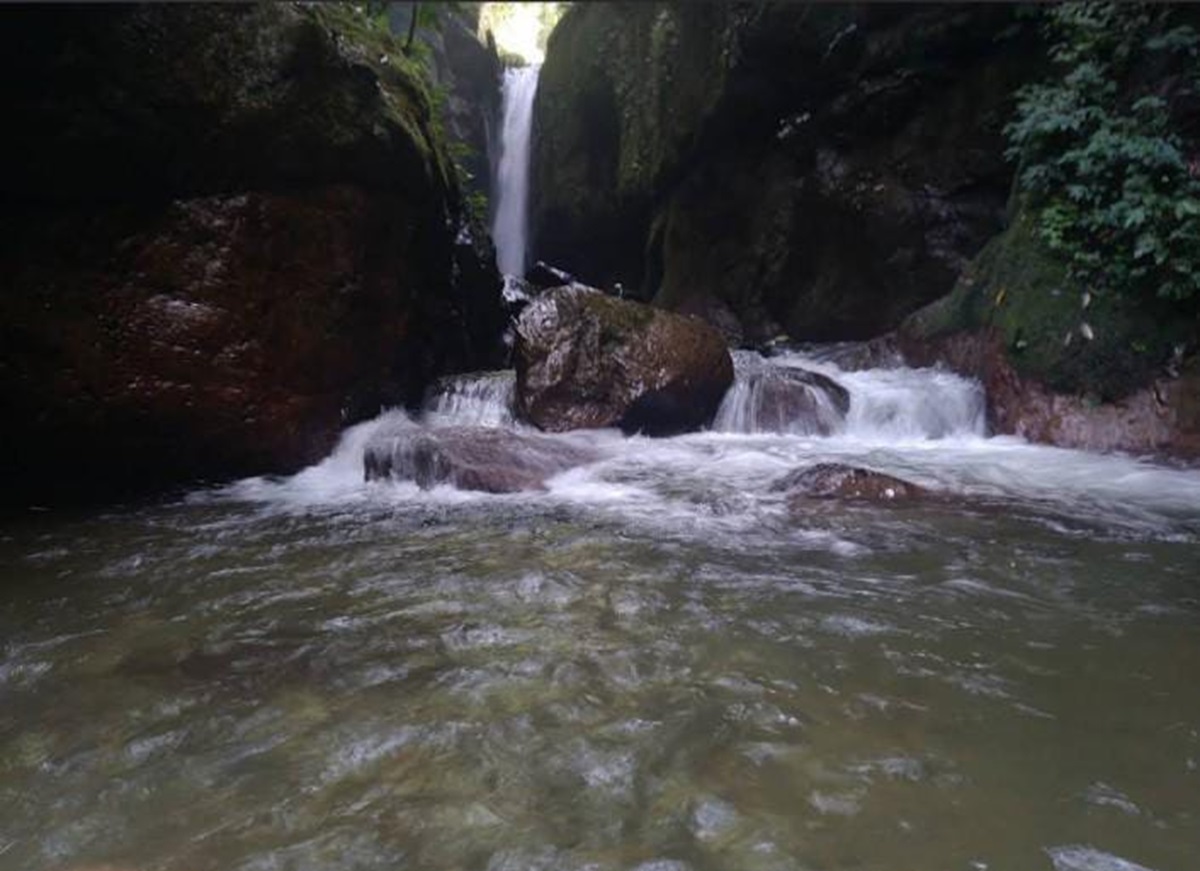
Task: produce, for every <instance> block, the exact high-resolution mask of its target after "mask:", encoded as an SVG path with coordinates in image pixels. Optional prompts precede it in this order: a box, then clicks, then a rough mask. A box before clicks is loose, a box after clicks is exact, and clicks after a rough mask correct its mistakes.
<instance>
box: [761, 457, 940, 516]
mask: <svg viewBox="0 0 1200 871" xmlns="http://www.w3.org/2000/svg"><path fill="white" fill-rule="evenodd" d="M772 489H773V490H776V491H786V492H787V493H788V507H789V508H790V509H792V510H793V511H794V510H797V509H799V508H802V507H803V505H804V503H805V502H806V501H808V500H810V499H839V500H843V501H851V502H911V501H913V500H916V499H920V498H922V497H925V496H928V495H929V491H928V490H926V489H925V488H924V487H919V486H917V485H916V484H913V483H911V482H909V481H904V480H902V479H900V478H893V477H892V476H891V475H885V474H884V473H883V472H874V471H871V470H870V469H860V468H858V467H857V466H846V465H843V464H841V463H818V464H817V465H815V466H810V467H809V468H807V469H797V470H796V471H794V472H790V473H789V474H787V475H785V476H784V477H783V478H781V479H780V480H779V481H777V482H775V485H774V486H773V487H772Z"/></svg>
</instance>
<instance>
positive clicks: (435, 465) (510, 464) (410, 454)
mask: <svg viewBox="0 0 1200 871" xmlns="http://www.w3.org/2000/svg"><path fill="white" fill-rule="evenodd" d="M596 459H597V454H596V452H595V451H593V450H592V449H590V448H587V447H585V446H582V445H579V444H575V443H572V442H568V441H566V440H564V439H562V438H551V437H549V436H543V435H537V434H535V433H526V432H515V431H513V430H509V429H493V428H487V427H463V426H452V427H438V428H433V429H430V428H426V427H421V426H416V425H413V424H402V425H397V426H394V427H391V428H386V429H383V430H381V431H380V432H378V433H376V434H375V435H374V436H372V438H371V439H370V441H369V442H367V445H366V447H365V449H364V452H363V472H364V475H365V477H366V479H367V480H368V481H376V480H388V479H390V480H397V481H413V482H415V483H416V484H417V486H419V487H420V488H421V489H422V490H428V489H430V488H432V487H435V486H437V485H439V484H449V485H451V486H453V487H457V488H458V489H459V490H478V491H482V492H485V493H517V492H520V491H523V490H544V489H545V486H546V480H547V479H548V478H551V477H553V476H554V475H557V474H559V473H560V472H564V471H566V470H567V469H570V468H573V467H575V466H581V465H583V464H585V463H589V462H593V461H594V460H596Z"/></svg>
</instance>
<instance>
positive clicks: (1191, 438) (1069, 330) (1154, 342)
mask: <svg viewBox="0 0 1200 871" xmlns="http://www.w3.org/2000/svg"><path fill="white" fill-rule="evenodd" d="M1085 292H1086V290H1085V289H1084V288H1081V287H1077V286H1075V285H1074V283H1073V282H1072V280H1071V279H1070V277H1069V275H1068V272H1067V269H1066V265H1065V264H1064V263H1062V262H1061V261H1059V260H1058V259H1057V258H1056V257H1055V256H1054V254H1053V252H1051V251H1049V250H1047V248H1046V247H1045V245H1044V243H1042V242H1041V241H1040V240H1039V239H1038V237H1037V234H1036V229H1035V225H1034V219H1033V215H1032V214H1030V213H1029V211H1028V209H1027V207H1025V206H1024V205H1022V206H1021V207H1020V208H1019V209H1018V211H1017V214H1016V216H1015V218H1014V221H1013V223H1012V225H1011V226H1010V227H1009V228H1008V229H1007V230H1006V231H1005V232H1004V233H1002V234H1000V235H999V236H997V237H996V238H995V239H993V240H992V241H991V242H989V243H988V245H987V247H986V248H984V250H983V251H982V252H981V253H980V255H979V256H978V257H977V258H976V259H975V260H974V261H973V262H972V263H971V265H970V266H969V268H968V269H967V270H966V271H965V272H964V273H963V275H962V277H961V278H960V280H959V281H958V283H957V284H956V286H955V288H954V290H953V291H952V292H951V293H950V294H948V295H947V296H945V297H943V298H942V299H940V300H938V301H937V302H935V303H932V304H930V305H928V306H926V307H924V308H922V309H920V310H919V311H917V312H915V313H914V314H913V315H911V316H910V317H909V318H907V319H906V320H905V321H904V323H903V324H902V325H901V327H900V329H899V330H898V331H897V333H896V344H897V347H898V348H899V350H900V351H901V352H902V353H903V355H904V357H905V359H906V360H907V361H908V362H909V363H910V364H911V365H915V366H932V365H942V366H945V367H947V368H949V369H951V370H953V371H955V372H958V373H960V374H962V375H966V376H968V377H972V378H977V379H978V380H979V381H980V382H982V384H983V386H984V388H985V391H986V397H987V414H988V424H989V428H990V429H991V431H993V432H996V433H1003V434H1013V435H1019V436H1022V437H1023V438H1027V439H1029V440H1031V441H1037V442H1044V443H1048V444H1054V445H1060V446H1062V447H1070V448H1079V449H1083V450H1095V451H1106V450H1124V451H1136V452H1139V453H1150V452H1155V453H1163V454H1168V455H1173V456H1177V457H1187V458H1191V457H1197V456H1200V357H1198V356H1196V355H1195V354H1194V353H1193V354H1192V355H1191V356H1188V355H1186V353H1183V352H1185V349H1187V348H1189V347H1195V342H1196V337H1197V335H1198V332H1197V325H1196V324H1197V322H1196V320H1195V317H1194V314H1191V313H1189V312H1188V311H1187V309H1186V306H1185V307H1182V308H1181V306H1180V304H1178V303H1175V302H1173V301H1170V300H1161V299H1134V298H1130V297H1125V296H1122V295H1120V294H1116V293H1108V294H1105V295H1103V296H1102V297H1098V298H1096V299H1091V300H1090V301H1089V302H1090V305H1089V306H1088V309H1087V316H1088V319H1089V331H1090V332H1091V333H1092V336H1093V338H1092V340H1090V341H1089V340H1087V339H1085V338H1084V334H1083V332H1082V329H1081V327H1082V326H1083V325H1084V324H1083V323H1082V318H1081V314H1082V305H1081V299H1082V298H1083V294H1084V293H1085Z"/></svg>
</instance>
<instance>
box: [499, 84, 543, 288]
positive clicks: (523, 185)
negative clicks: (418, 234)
mask: <svg viewBox="0 0 1200 871" xmlns="http://www.w3.org/2000/svg"><path fill="white" fill-rule="evenodd" d="M539 70H540V67H537V66H528V67H516V68H513V69H508V70H505V71H504V82H503V86H502V88H501V93H502V100H503V110H502V111H503V114H502V121H501V130H500V159H499V160H498V161H497V167H496V179H495V184H494V185H493V190H494V191H495V196H496V216H495V218H494V220H493V222H492V238H493V240H495V243H496V265H497V267H498V268H499V269H500V272H501V273H502V274H504V275H508V276H517V277H520V276H522V275H524V274H525V258H526V255H527V254H528V244H529V147H530V138H531V137H530V134H531V132H532V129H533V98H534V95H535V94H536V93H537V83H538V72H539Z"/></svg>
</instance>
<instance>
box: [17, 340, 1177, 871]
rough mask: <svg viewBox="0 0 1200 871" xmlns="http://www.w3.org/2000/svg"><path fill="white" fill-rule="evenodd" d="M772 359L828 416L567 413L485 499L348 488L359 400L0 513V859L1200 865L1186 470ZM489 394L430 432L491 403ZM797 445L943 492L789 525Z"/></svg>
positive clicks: (224, 868) (878, 381) (425, 865)
mask: <svg viewBox="0 0 1200 871" xmlns="http://www.w3.org/2000/svg"><path fill="white" fill-rule="evenodd" d="M754 363H755V365H758V361H754ZM740 364H746V360H745V359H743V360H741V361H740ZM800 364H804V365H808V366H812V367H815V368H819V369H820V370H821V371H823V372H825V373H827V374H829V375H830V376H832V377H836V378H837V379H838V380H839V381H840V382H841V383H842V384H844V385H845V386H846V387H847V388H848V389H849V391H850V395H851V407H850V411H849V413H848V414H847V416H846V420H845V423H844V425H843V426H842V427H841V429H839V430H838V431H837V432H835V433H833V434H831V435H828V436H812V435H803V434H796V433H788V432H756V431H754V426H753V425H752V424H746V423H744V420H745V415H741V416H739V415H738V414H734V413H732V412H731V411H730V410H729V409H726V410H725V411H726V414H725V415H724V416H723V417H722V418H721V419H722V420H726V421H742V423H739V424H738V425H737V427H733V426H732V424H731V425H730V426H731V427H732V428H735V429H737V430H738V431H726V432H710V433H699V434H694V435H688V436H681V437H677V438H672V439H662V440H650V439H645V438H641V437H634V438H622V437H621V436H620V435H619V434H617V433H615V432H589V433H577V434H571V435H568V436H562V438H565V439H575V440H579V441H581V442H586V443H587V444H589V445H591V446H592V447H596V448H598V449H599V450H600V451H601V453H602V455H603V456H602V459H601V460H600V461H599V462H596V463H593V464H590V465H588V466H585V467H583V468H578V469H574V470H571V471H568V472H566V473H564V474H562V475H559V476H558V477H556V478H554V479H553V480H551V481H550V483H549V487H548V490H547V491H546V492H539V493H526V494H518V495H508V496H496V495H485V494H477V493H467V492H461V491H457V490H453V489H450V488H447V487H439V488H435V489H433V490H429V491H421V490H419V489H417V487H416V486H415V485H412V484H408V483H404V482H373V483H371V484H365V483H363V480H362V468H361V448H362V445H363V443H364V441H365V440H366V438H367V437H368V436H369V434H370V432H371V431H372V430H373V428H374V427H377V426H379V425H380V421H376V422H372V423H369V424H364V425H362V426H360V427H356V428H354V429H352V430H350V431H348V432H347V434H346V436H345V438H344V440H343V443H342V445H341V446H340V447H339V449H338V450H337V451H336V452H335V453H334V454H333V455H332V456H331V457H330V458H329V459H327V460H326V461H325V462H324V463H322V464H320V465H318V466H315V467H313V468H311V469H309V470H306V471H305V472H302V473H300V474H299V475H297V476H294V477H292V478H288V479H253V480H248V481H243V482H239V483H237V484H235V485H233V486H231V487H226V488H223V489H214V490H204V491H201V492H197V493H194V494H192V495H190V496H189V497H188V498H185V499H182V500H178V501H174V502H164V503H158V504H153V505H143V506H132V507H127V508H123V509H117V510H111V511H107V512H103V513H93V514H90V515H88V516H82V517H64V518H56V517H53V516H50V515H43V516H34V517H32V518H31V519H28V520H24V521H22V522H21V523H19V524H17V525H10V526H9V527H7V528H5V529H3V530H2V531H0V586H3V588H4V590H5V595H4V598H3V604H2V605H0V631H2V633H3V634H2V638H3V644H2V647H0V699H2V703H0V869H13V871H17V869H22V871H23V869H43V868H44V869H50V871H57V869H70V868H81V867H87V866H96V865H112V866H116V867H119V868H122V869H139V871H151V869H154V871H318V869H320V871H327V869H430V871H432V869H486V871H532V869H538V871H551V869H555V871H558V869H563V871H566V869H585V868H587V869H596V871H608V869H613V871H616V869H631V871H632V869H636V871H717V869H722V871H732V869H737V871H758V869H762V871H768V869H770V871H774V869H780V871H782V869H795V871H936V869H951V871H957V869H961V871H1037V869H1045V871H1138V869H1143V871H1144V869H1150V871H1192V869H1195V868H1197V867H1200V692H1197V687H1196V676H1197V675H1198V674H1200V619H1198V618H1200V547H1198V545H1200V472H1197V471H1195V470H1187V469H1174V468H1169V467H1166V466H1162V465H1156V464H1153V463H1151V462H1148V461H1141V460H1137V459H1134V458H1129V457H1122V456H1099V455H1092V454H1085V453H1081V452H1075V451H1066V450H1059V449H1054V448H1047V447H1040V446H1033V445H1028V444H1026V443H1024V442H1021V441H1019V440H1016V439H1010V438H987V437H985V435H984V434H983V432H982V401H981V396H980V394H979V392H978V386H977V385H974V384H972V383H970V382H966V381H963V380H962V379H957V378H955V376H951V375H947V374H945V373H939V372H932V371H920V372H914V371H911V370H905V369H894V370H868V371H863V372H844V371H842V370H840V369H838V368H837V367H836V366H834V365H833V364H831V363H820V362H819V361H814V360H812V359H806V358H794V359H792V358H784V359H783V360H781V361H776V362H775V363H773V364H772V365H784V366H786V365H800ZM487 384H488V385H490V386H487V387H486V388H484V387H479V388H478V389H473V388H470V387H469V386H465V387H463V388H462V389H460V390H459V391H458V392H457V393H456V396H457V398H456V399H455V400H454V401H447V400H446V398H445V397H442V398H440V399H438V400H437V401H435V402H433V403H431V406H430V414H429V415H428V417H429V420H430V423H431V425H434V426H436V425H437V424H438V422H439V421H440V420H452V421H456V422H459V423H462V422H464V421H474V422H476V423H486V424H487V425H499V426H515V425H516V424H513V423H512V422H511V419H509V418H508V417H507V416H506V415H504V414H503V413H501V412H502V409H500V410H499V411H498V409H497V405H496V403H501V404H502V403H503V402H504V395H505V389H506V385H505V382H504V379H503V378H502V377H497V376H493V377H492V378H491V379H489V380H488V381H487ZM392 414H393V415H394V414H399V412H393V413H392ZM385 420H386V416H385ZM825 461H839V462H852V463H855V464H857V465H863V466H866V467H868V468H872V469H876V470H880V471H884V472H887V473H889V474H892V475H896V476H899V477H902V478H905V479H907V480H910V481H914V482H916V483H919V484H922V485H924V486H926V487H929V488H930V489H933V490H936V491H938V492H939V493H940V494H943V495H944V496H945V497H946V498H941V499H938V500H932V501H929V502H919V503H914V504H905V505H868V506H856V505H850V504H840V503H830V502H823V503H819V504H818V503H814V504H813V505H812V506H811V507H810V508H808V509H806V510H804V511H802V512H800V513H797V514H789V511H788V508H787V504H786V499H785V497H784V495H783V494H781V493H778V492H775V491H774V490H772V487H771V485H772V482H774V481H775V480H777V479H778V478H779V477H780V476H782V475H784V474H786V473H787V472H789V471H791V470H794V469H796V468H800V467H803V466H807V465H812V464H815V463H818V462H825Z"/></svg>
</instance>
